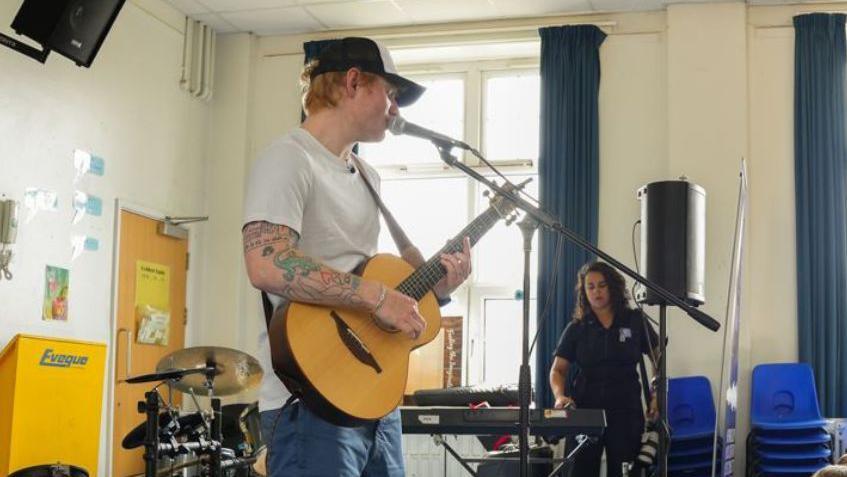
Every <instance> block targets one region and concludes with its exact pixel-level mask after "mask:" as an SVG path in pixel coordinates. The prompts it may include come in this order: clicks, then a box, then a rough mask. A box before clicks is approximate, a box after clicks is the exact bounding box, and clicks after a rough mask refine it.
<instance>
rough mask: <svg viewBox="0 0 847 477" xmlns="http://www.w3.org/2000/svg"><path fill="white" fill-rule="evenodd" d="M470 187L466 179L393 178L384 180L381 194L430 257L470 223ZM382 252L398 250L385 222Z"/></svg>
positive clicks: (380, 240) (381, 231) (392, 211)
mask: <svg viewBox="0 0 847 477" xmlns="http://www.w3.org/2000/svg"><path fill="white" fill-rule="evenodd" d="M467 187H468V181H467V180H466V179H463V178H454V179H446V178H435V179H401V180H389V181H383V182H382V185H381V196H382V199H383V200H384V201H385V204H386V206H387V207H388V209H389V210H390V211H391V214H392V215H393V216H394V218H395V219H397V222H399V223H400V226H401V227H403V230H404V231H405V232H406V235H408V236H409V239H410V240H411V241H412V242H413V243H414V244H415V245H417V246H418V248H419V249H420V250H421V253H422V254H423V256H424V258H425V259H429V258H430V257H431V256H432V255H434V254H435V253H436V252H437V251H438V250H440V249H441V247H443V246H444V244H445V243H446V242H447V240H448V239H450V238H453V236H454V235H456V234H458V233H459V232H460V231H461V230H462V229H463V228H464V227H465V225H467V220H468V200H467V196H468V192H467V190H468V189H467ZM379 251H380V252H389V253H395V254H396V253H397V247H396V246H395V244H394V240H393V239H392V238H391V234H390V233H389V231H388V227H387V226H386V225H385V222H383V224H382V228H381V230H380V234H379Z"/></svg>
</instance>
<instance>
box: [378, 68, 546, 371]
mask: <svg viewBox="0 0 847 477" xmlns="http://www.w3.org/2000/svg"><path fill="white" fill-rule="evenodd" d="M539 65H540V63H539V58H512V59H503V60H485V61H468V62H445V63H437V64H435V63H433V64H415V65H398V67H399V70H400V73H401V74H402V75H403V76H406V77H409V78H410V79H412V80H416V79H422V78H426V79H437V78H439V77H440V78H456V77H462V78H463V79H464V81H465V88H464V90H465V98H464V99H465V105H464V115H465V117H464V120H465V121H464V124H465V130H464V139H463V140H464V141H465V142H467V143H468V144H471V145H479V144H481V143H482V139H483V135H484V130H483V129H484V118H485V116H484V107H485V104H486V98H485V96H486V87H485V81H486V80H487V79H489V78H492V77H502V76H508V75H510V74H514V73H522V72H537V71H539ZM433 157H434V158H437V153H436V151H435V148H433ZM459 159H460V160H461V161H462V162H464V163H465V164H467V165H469V166H470V167H472V168H473V169H474V170H476V171H477V172H479V173H481V174H483V175H484V176H486V177H488V178H492V177H496V175H495V174H494V173H493V172H491V171H490V170H489V169H488V167H487V166H485V165H483V164H481V163H480V161H479V160H478V159H477V158H476V157H475V156H473V155H472V154H471V153H470V152H467V151H463V154H462V155H461V156H460V157H459ZM491 162H492V164H493V165H494V166H496V167H497V168H498V169H499V170H500V172H501V173H503V174H504V175H506V176H511V175H536V176H537V174H538V163H537V160H532V159H530V160H526V159H504V160H496V161H491ZM376 168H377V170H378V171H379V173H380V176H381V178H382V181H401V180H408V179H437V178H455V177H464V174H463V173H462V172H461V171H459V170H455V169H451V168H449V167H448V166H447V165H446V164H443V163H440V162H433V163H432V164H426V165H421V164H415V165H404V164H397V165H390V166H378V167H376ZM466 181H467V184H468V187H467V194H466V200H467V201H468V203H467V205H468V209H467V210H468V217H467V223H470V221H472V220H473V219H474V218H475V217H476V216H477V215H478V214H479V213H481V212H482V210H484V209H483V208H482V207H484V206H483V205H480V209H477V196H478V194H479V189H480V187H481V185H480V184H479V183H478V182H476V181H475V180H474V179H472V178H470V177H466ZM457 232H458V231H444V233H445V239H446V238H449V237H451V236H452V235H453V234H455V233H457ZM483 240H484V239H483ZM514 253H521V251H520V250H515V251H514ZM478 260H479V257H478V256H477V255H475V254H474V256H473V268H474V269H476V268H477V266H476V265H477V263H478ZM477 280H478V277H477V274H476V272H475V271H473V272H472V273H471V277H469V279H468V281H467V282H465V283H464V284H463V285H462V286H461V287H459V289H457V290H456V292H454V294H453V297H452V299H453V301H452V303H451V304H450V305H448V307H446V308H444V309H442V314H443V315H445V316H447V315H461V316H462V317H463V332H462V347H463V348H462V349H463V352H462V370H461V384H462V385H463V386H469V385H481V384H485V383H483V382H482V380H481V379H482V377H483V373H484V366H485V363H484V362H483V360H484V355H485V353H484V351H485V350H484V342H483V340H484V336H485V335H484V329H483V327H484V326H485V319H484V316H483V311H484V307H485V301H486V300H489V299H514V295H515V290H514V289H511V288H509V287H506V286H497V285H496V284H491V283H484V284H483V283H478V282H477ZM533 285H534V284H533ZM531 297H532V298H535V297H536V292H535V290H534V289H533V290H531ZM529 338H530V339H532V337H529ZM518 365H519V363H518ZM517 373H518V369H517V367H516V368H515V376H517Z"/></svg>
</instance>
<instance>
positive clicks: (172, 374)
mask: <svg viewBox="0 0 847 477" xmlns="http://www.w3.org/2000/svg"><path fill="white" fill-rule="evenodd" d="M205 372H206V368H197V369H167V370H165V371H162V372H158V373H151V374H142V375H140V376H133V377H131V378H128V379H127V380H126V382H128V383H131V384H136V383H149V382H155V381H165V380H168V379H180V378H182V377H184V376H188V375H189V374H203V373H205Z"/></svg>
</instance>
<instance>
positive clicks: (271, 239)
mask: <svg viewBox="0 0 847 477" xmlns="http://www.w3.org/2000/svg"><path fill="white" fill-rule="evenodd" d="M242 235H243V236H244V253H245V254H248V253H251V252H254V251H256V250H260V252H259V253H261V257H262V258H264V259H266V260H270V261H271V264H272V266H273V267H274V269H275V270H277V272H275V273H274V275H275V276H279V282H278V286H277V287H275V288H276V289H275V290H269V291H272V292H273V293H279V294H280V295H281V296H284V297H286V298H288V299H291V300H294V301H303V302H308V303H321V304H338V305H341V306H345V307H352V308H360V307H362V306H363V305H364V304H365V303H366V302H365V300H364V298H363V297H362V295H361V294H360V290H359V288H360V285H361V281H362V280H361V278H359V277H357V276H355V275H353V274H350V273H344V272H340V271H338V270H333V269H331V268H329V267H327V266H326V265H323V264H322V263H320V262H318V261H316V260H314V259H312V258H311V257H307V256H305V255H303V253H302V252H300V251H299V250H298V249H297V243H298V241H299V240H300V236H299V235H298V234H297V232H295V231H293V230H291V229H290V228H288V227H286V226H283V225H276V224H271V223H269V222H251V223H249V224H247V225H246V226H244V230H243V232H242ZM277 273H278V275H277Z"/></svg>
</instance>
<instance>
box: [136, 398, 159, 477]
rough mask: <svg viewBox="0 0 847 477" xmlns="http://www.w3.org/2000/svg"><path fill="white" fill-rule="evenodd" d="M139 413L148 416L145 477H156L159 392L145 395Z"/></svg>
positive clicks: (145, 434) (157, 464)
mask: <svg viewBox="0 0 847 477" xmlns="http://www.w3.org/2000/svg"><path fill="white" fill-rule="evenodd" d="M144 398H145V400H144V401H139V402H138V412H139V413H142V412H143V413H146V414H147V425H146V427H145V433H144V477H156V470H157V469H158V467H159V392H158V391H156V389H155V388H154V389H153V390H152V391H148V392H146V393H144Z"/></svg>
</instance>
